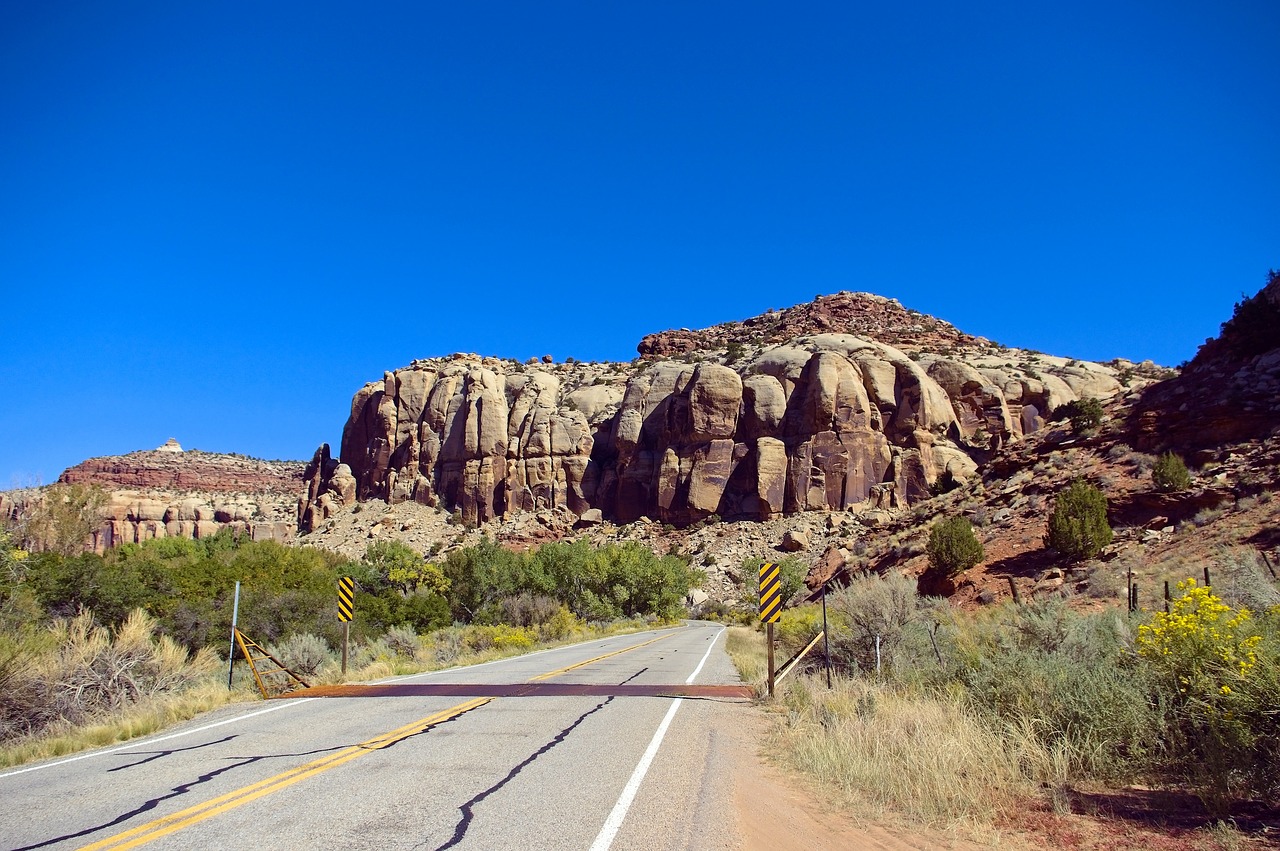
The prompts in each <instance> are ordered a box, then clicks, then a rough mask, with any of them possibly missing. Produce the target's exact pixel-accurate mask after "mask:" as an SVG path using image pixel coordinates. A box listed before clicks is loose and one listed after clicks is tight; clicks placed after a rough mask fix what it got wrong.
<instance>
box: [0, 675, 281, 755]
mask: <svg viewBox="0 0 1280 851" xmlns="http://www.w3.org/2000/svg"><path fill="white" fill-rule="evenodd" d="M257 699H258V695H257V692H248V691H245V690H244V689H243V688H237V689H236V690H234V691H232V690H228V689H227V684H226V681H225V679H223V678H220V677H212V678H210V679H209V681H208V682H206V683H204V684H203V685H200V686H197V687H196V688H193V689H191V690H190V691H187V692H184V693H182V694H179V695H171V696H168V697H165V698H158V699H153V700H148V701H145V702H143V703H139V704H136V705H134V706H132V707H130V708H129V709H127V710H123V711H121V712H119V713H117V714H113V715H112V716H110V717H107V718H103V719H101V720H99V721H96V722H94V723H92V724H88V725H84V726H76V725H73V724H70V723H67V722H62V723H59V724H55V725H52V726H50V727H48V728H46V730H45V731H44V732H43V733H42V734H40V735H38V736H28V737H24V738H20V739H17V740H15V741H12V742H8V743H6V744H5V745H3V746H2V747H0V768H8V767H10V766H15V765H22V764H23V763H27V762H31V761H33V760H37V759H50V758H53V757H59V756H66V755H68V754H73V753H77V752H79V751H83V750H88V749H89V748H99V747H105V746H107V745H113V744H117V743H119V742H125V741H128V740H130V739H136V738H138V737H139V736H149V735H151V734H152V733H156V732H159V731H160V730H163V729H165V728H166V727H170V726H172V725H174V724H178V723H181V722H183V721H187V720H189V719H191V718H194V717H196V716H197V715H200V714H201V713H204V712H209V711H210V710H213V709H217V708H218V707H220V706H226V705H227V704H230V703H236V702H239V701H245V700H257Z"/></svg>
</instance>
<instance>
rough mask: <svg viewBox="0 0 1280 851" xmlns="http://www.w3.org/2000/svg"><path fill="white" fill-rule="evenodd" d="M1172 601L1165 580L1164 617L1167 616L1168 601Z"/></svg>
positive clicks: (1167, 583)
mask: <svg viewBox="0 0 1280 851" xmlns="http://www.w3.org/2000/svg"><path fill="white" fill-rule="evenodd" d="M1172 599H1173V597H1171V596H1170V595H1169V580H1168V579H1166V580H1165V581H1164V613H1165V614H1166V615H1167V614H1169V601H1170V600H1172Z"/></svg>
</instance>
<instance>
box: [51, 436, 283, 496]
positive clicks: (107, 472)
mask: <svg viewBox="0 0 1280 851" xmlns="http://www.w3.org/2000/svg"><path fill="white" fill-rule="evenodd" d="M305 466H306V465H305V464H304V463H303V462H301V461H263V460H261V459H258V458H248V457H245V456H243V455H224V454H219V453H215V452H201V451H200V450H198V449H192V450H189V451H185V452H184V451H183V449H182V447H181V445H179V443H178V442H177V441H176V440H173V439H172V438H170V439H169V441H167V442H166V443H165V444H164V445H163V446H161V447H160V448H158V449H150V450H144V451H141V452H130V453H129V454H127V455H111V456H106V457H102V458H90V459H89V460H87V461H82V462H80V463H79V464H76V465H75V466H74V467H68V468H67V469H66V470H64V471H63V473H62V475H61V476H59V477H58V481H59V482H61V483H63V484H92V485H98V486H100V487H102V488H104V489H106V490H112V489H116V488H136V489H148V488H157V489H162V490H169V491H202V492H210V493H277V494H285V493H291V494H295V495H296V494H297V492H298V486H299V484H300V483H301V481H302V472H303V468H304V467H305Z"/></svg>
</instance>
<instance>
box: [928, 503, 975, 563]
mask: <svg viewBox="0 0 1280 851" xmlns="http://www.w3.org/2000/svg"><path fill="white" fill-rule="evenodd" d="M925 550H926V552H928V554H929V566H930V567H932V568H934V569H935V570H939V571H942V572H943V573H945V574H946V575H948V576H954V575H955V574H957V573H960V572H961V571H964V570H968V569H969V568H971V567H973V566H974V565H975V564H977V563H978V562H980V561H982V557H983V551H982V542H981V541H979V540H978V538H977V536H976V535H974V534H973V526H972V525H971V524H970V523H969V521H968V520H967V519H965V518H964V517H948V518H947V519H945V520H939V521H938V522H937V523H934V524H933V526H931V527H930V529H929V543H928V544H927V545H926V547H925Z"/></svg>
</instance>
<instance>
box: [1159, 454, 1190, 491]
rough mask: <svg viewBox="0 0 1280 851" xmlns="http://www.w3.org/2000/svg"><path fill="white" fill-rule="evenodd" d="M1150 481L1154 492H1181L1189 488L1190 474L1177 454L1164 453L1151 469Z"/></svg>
mask: <svg viewBox="0 0 1280 851" xmlns="http://www.w3.org/2000/svg"><path fill="white" fill-rule="evenodd" d="M1151 481H1152V482H1153V483H1154V484H1155V486H1156V490H1161V491H1181V490H1186V489H1187V488H1189V487H1191V473H1190V472H1188V471H1187V465H1186V464H1185V463H1184V462H1183V460H1182V458H1180V457H1179V456H1178V455H1177V454H1175V453H1173V452H1166V453H1164V454H1163V455H1161V456H1160V457H1159V458H1157V459H1156V462H1155V464H1154V465H1153V466H1152V467H1151Z"/></svg>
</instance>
